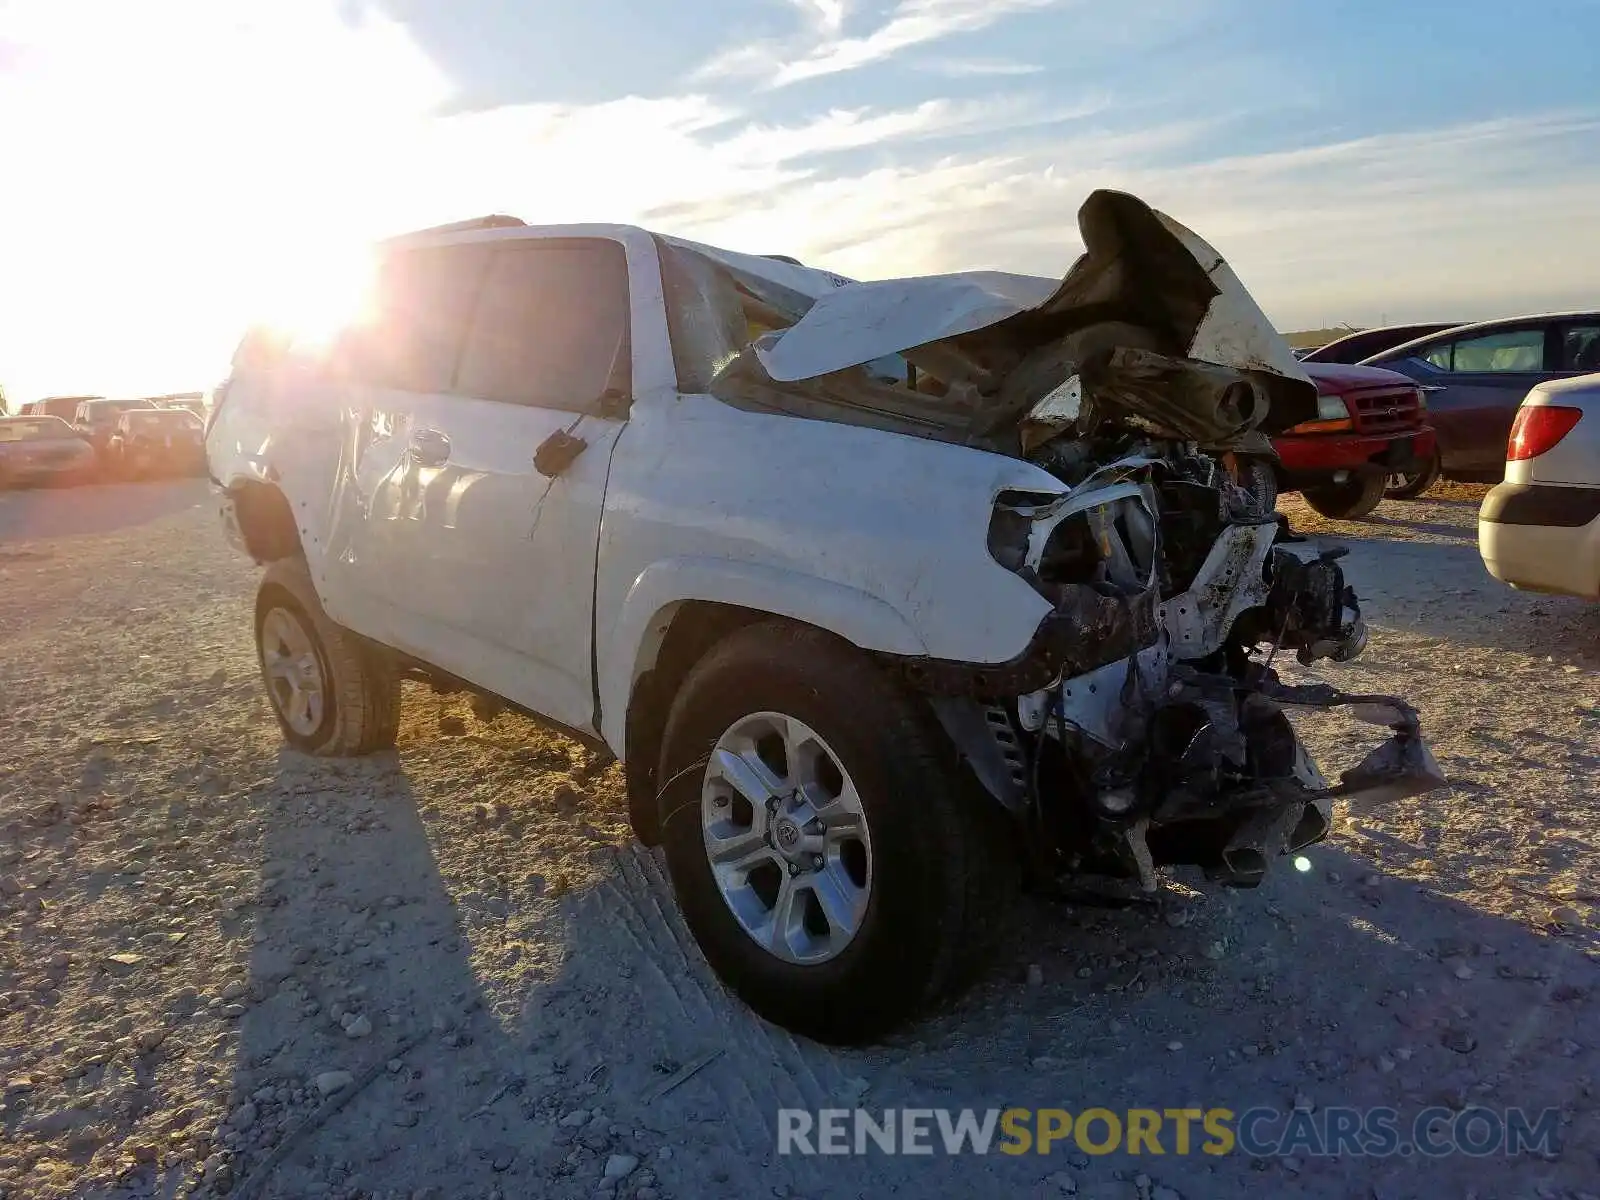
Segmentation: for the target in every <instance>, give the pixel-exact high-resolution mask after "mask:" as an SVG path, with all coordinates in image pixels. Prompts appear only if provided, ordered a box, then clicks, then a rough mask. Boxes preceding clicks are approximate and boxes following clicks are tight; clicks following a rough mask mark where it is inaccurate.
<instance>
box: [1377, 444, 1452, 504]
mask: <svg viewBox="0 0 1600 1200" xmlns="http://www.w3.org/2000/svg"><path fill="white" fill-rule="evenodd" d="M1442 472H1443V468H1442V467H1441V466H1440V465H1439V456H1438V455H1437V454H1435V455H1433V456H1432V457H1431V458H1429V459H1428V461H1427V462H1426V463H1424V464H1423V466H1422V469H1421V470H1420V471H1416V472H1413V473H1410V474H1402V473H1399V472H1395V473H1391V474H1390V475H1388V476H1386V477H1385V478H1384V486H1383V494H1384V498H1385V499H1388V500H1415V499H1417V498H1418V497H1419V496H1421V495H1422V494H1423V493H1424V492H1426V491H1427V490H1428V489H1429V488H1431V487H1432V486H1433V485H1434V484H1436V483H1438V482H1439V476H1440V474H1441V473H1442Z"/></svg>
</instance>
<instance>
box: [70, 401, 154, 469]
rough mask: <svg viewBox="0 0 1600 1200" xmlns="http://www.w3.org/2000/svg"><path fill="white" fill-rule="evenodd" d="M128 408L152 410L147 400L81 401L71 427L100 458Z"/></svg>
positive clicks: (151, 405)
mask: <svg viewBox="0 0 1600 1200" xmlns="http://www.w3.org/2000/svg"><path fill="white" fill-rule="evenodd" d="M130 408H143V409H153V408H155V405H153V404H151V403H150V401H148V400H104V399H99V398H96V399H93V400H83V401H80V402H79V404H78V409H77V411H76V412H75V413H74V414H73V417H72V427H73V428H74V429H76V430H77V431H78V432H79V433H81V434H82V435H83V436H84V437H86V438H87V439H88V440H89V444H90V445H91V446H93V447H94V452H95V454H96V455H99V456H101V457H102V458H103V457H104V455H105V451H106V446H107V445H108V444H109V443H110V441H111V433H112V430H114V429H115V428H116V426H117V418H118V417H120V416H121V415H122V414H123V413H125V412H127V411H128V410H129V409H130Z"/></svg>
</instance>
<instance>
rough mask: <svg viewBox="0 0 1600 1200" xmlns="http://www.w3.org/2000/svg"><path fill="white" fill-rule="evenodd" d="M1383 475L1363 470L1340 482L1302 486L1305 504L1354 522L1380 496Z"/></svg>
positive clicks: (1372, 505) (1327, 514)
mask: <svg viewBox="0 0 1600 1200" xmlns="http://www.w3.org/2000/svg"><path fill="white" fill-rule="evenodd" d="M1383 488H1384V476H1382V475H1378V474H1376V473H1372V472H1362V473H1360V474H1357V475H1353V476H1351V477H1350V478H1349V479H1347V480H1345V482H1343V483H1330V484H1326V485H1324V486H1321V487H1308V488H1301V489H1300V494H1301V495H1302V496H1304V497H1305V499H1306V503H1307V504H1309V505H1310V506H1311V507H1312V508H1313V509H1315V510H1316V511H1317V512H1319V513H1321V514H1322V515H1323V516H1325V517H1328V518H1330V519H1332V520H1335V521H1355V520H1359V519H1360V518H1362V517H1364V516H1367V515H1368V514H1369V513H1371V512H1372V510H1373V509H1375V508H1377V507H1378V504H1379V502H1380V501H1381V500H1382V499H1383Z"/></svg>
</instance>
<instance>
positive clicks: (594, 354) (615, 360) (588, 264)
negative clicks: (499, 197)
mask: <svg viewBox="0 0 1600 1200" xmlns="http://www.w3.org/2000/svg"><path fill="white" fill-rule="evenodd" d="M628 331H629V316H628V264H627V256H626V254H625V252H624V250H623V248H622V246H621V244H620V243H618V242H613V241H607V240H604V239H600V238H581V239H572V240H565V239H563V240H555V239H552V240H548V241H543V240H541V241H537V242H519V243H518V244H516V245H513V246H505V247H502V248H500V249H497V250H496V251H495V252H494V256H493V258H492V259H491V261H490V263H489V269H488V275H487V277H486V279H485V280H484V285H483V290H482V293H481V294H480V296H479V298H478V305H477V310H476V315H475V317H474V319H473V322H472V328H471V331H470V333H469V334H468V336H467V341H466V347H465V349H464V350H463V352H462V356H461V366H460V370H459V372H458V373H457V375H456V382H455V387H454V388H453V389H452V390H454V391H456V392H458V393H460V394H461V395H463V396H473V397H476V398H478V399H483V400H497V401H500V402H501V403H504V404H527V405H534V406H537V407H540V408H557V409H565V410H568V411H572V412H583V411H590V410H593V409H594V408H595V407H596V406H597V405H599V404H603V402H604V401H605V400H607V399H608V398H614V399H617V400H625V399H626V398H628V396H629V394H630V390H631V363H630V358H631V342H630V339H629V336H628Z"/></svg>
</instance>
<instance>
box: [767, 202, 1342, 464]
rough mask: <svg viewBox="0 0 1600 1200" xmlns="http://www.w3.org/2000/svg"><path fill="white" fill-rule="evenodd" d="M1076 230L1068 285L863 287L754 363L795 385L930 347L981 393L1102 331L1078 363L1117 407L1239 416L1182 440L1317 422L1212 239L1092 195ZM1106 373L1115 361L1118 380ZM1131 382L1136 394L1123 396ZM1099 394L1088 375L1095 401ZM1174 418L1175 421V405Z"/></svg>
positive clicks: (933, 279) (829, 300)
mask: <svg viewBox="0 0 1600 1200" xmlns="http://www.w3.org/2000/svg"><path fill="white" fill-rule="evenodd" d="M1078 227H1079V230H1080V232H1081V234H1082V237H1083V242H1084V246H1085V248H1086V249H1085V252H1084V254H1083V255H1082V256H1081V257H1080V258H1079V259H1078V261H1077V262H1076V263H1074V264H1073V266H1072V268H1071V270H1069V271H1068V272H1067V274H1066V275H1065V276H1064V277H1063V278H1062V279H1060V280H1059V281H1056V280H1050V279H1045V278H1040V277H1035V276H1028V275H1014V274H1008V273H1005V272H999V271H972V272H962V273H958V274H951V275H933V276H924V277H920V278H913V279H891V280H884V281H880V282H870V283H852V284H849V285H847V286H844V287H840V288H837V289H835V290H831V291H829V292H827V293H826V294H823V295H821V296H820V297H819V298H818V299H817V300H816V303H815V304H813V305H812V306H811V307H810V309H809V311H808V312H806V314H805V316H804V317H803V318H801V320H800V321H798V322H797V323H796V324H794V325H793V326H792V327H791V328H789V329H787V330H785V331H784V332H783V333H781V334H778V335H774V336H771V337H769V338H767V339H764V340H763V341H762V342H760V343H757V345H756V346H755V347H754V353H755V356H756V358H757V360H758V361H759V363H760V365H761V367H762V368H763V369H764V371H765V372H766V373H767V375H768V376H770V378H771V379H772V380H774V381H777V382H779V383H797V382H800V381H803V380H811V379H816V378H818V377H820V376H824V375H830V374H833V373H835V372H838V371H843V370H846V369H848V368H851V367H856V366H860V365H862V364H865V363H869V362H872V361H874V360H877V359H882V358H885V357H887V356H890V355H894V354H904V355H906V357H908V358H909V359H910V360H911V361H912V362H914V363H915V362H917V361H918V357H919V356H918V351H926V350H928V349H930V348H931V349H932V350H933V352H935V353H938V354H939V355H940V356H941V357H942V358H943V359H944V361H946V362H948V361H950V360H949V355H950V353H954V354H955V355H957V356H959V358H960V359H961V360H963V361H965V362H968V363H971V364H973V366H974V367H975V371H974V375H975V377H977V378H979V380H980V384H979V386H980V388H984V387H986V386H988V387H990V388H991V390H992V387H993V386H994V385H996V383H997V373H1009V372H1011V371H1012V370H1013V369H1014V368H1016V367H1017V366H1018V365H1019V364H1025V363H1026V360H1027V359H1028V357H1029V356H1030V354H1034V353H1035V352H1036V351H1038V350H1039V349H1040V348H1041V347H1044V346H1046V345H1047V344H1049V343H1063V342H1066V343H1070V342H1071V335H1072V334H1074V333H1075V332H1077V331H1088V330H1089V329H1090V328H1091V327H1094V328H1095V329H1097V330H1100V331H1102V333H1101V335H1100V336H1097V337H1095V338H1090V339H1089V343H1092V344H1093V348H1092V351H1091V350H1090V348H1089V344H1088V343H1081V344H1079V345H1078V346H1076V347H1075V349H1074V351H1073V352H1074V353H1076V354H1078V355H1079V357H1080V359H1081V360H1082V361H1084V362H1087V361H1088V359H1089V358H1090V357H1091V355H1093V356H1098V358H1099V359H1100V360H1101V362H1100V364H1099V366H1100V368H1101V369H1100V370H1099V372H1098V375H1097V380H1098V383H1099V384H1100V387H1101V390H1102V391H1103V393H1104V394H1105V395H1106V396H1108V397H1109V396H1111V395H1113V393H1115V395H1116V400H1115V402H1114V403H1112V404H1111V405H1110V407H1112V408H1116V407H1117V406H1118V405H1120V406H1121V407H1122V408H1123V409H1125V410H1131V411H1132V412H1134V413H1138V412H1139V411H1140V410H1141V409H1142V408H1145V407H1147V405H1146V404H1145V403H1144V400H1142V399H1141V395H1142V396H1143V397H1146V398H1147V397H1150V396H1155V395H1159V394H1163V393H1165V394H1168V395H1170V394H1172V389H1173V387H1174V386H1176V387H1177V388H1178V389H1179V390H1180V391H1185V390H1186V391H1187V392H1189V393H1190V394H1191V395H1193V396H1194V398H1195V399H1194V402H1195V403H1198V404H1200V405H1201V406H1202V407H1205V406H1208V405H1216V406H1217V407H1223V408H1225V407H1228V406H1229V405H1232V411H1230V412H1229V413H1228V414H1227V415H1225V416H1223V417H1221V418H1216V419H1213V418H1211V416H1210V415H1209V414H1207V415H1206V416H1205V417H1200V418H1197V419H1196V420H1194V421H1191V422H1189V426H1190V428H1188V429H1179V430H1177V432H1180V433H1183V434H1184V435H1185V436H1188V435H1189V434H1190V433H1191V431H1193V430H1201V429H1205V430H1231V431H1232V433H1231V434H1230V436H1232V434H1238V433H1244V432H1249V431H1259V432H1260V433H1271V432H1275V431H1280V430H1283V429H1287V428H1288V427H1289V426H1291V425H1295V424H1298V423H1299V422H1301V421H1304V420H1310V419H1312V418H1314V417H1315V416H1316V387H1315V385H1314V384H1312V382H1311V380H1310V379H1309V378H1308V377H1307V375H1306V373H1305V371H1304V370H1303V369H1302V368H1301V366H1300V364H1299V363H1298V362H1297V361H1296V359H1295V357H1294V355H1293V353H1292V352H1291V350H1290V348H1289V345H1288V343H1287V342H1286V341H1285V340H1284V339H1283V337H1282V336H1281V335H1280V334H1279V333H1278V332H1277V331H1276V330H1275V329H1274V328H1273V326H1272V324H1271V322H1270V321H1268V320H1267V318H1266V315H1265V314H1264V313H1262V311H1261V309H1260V308H1259V307H1258V306H1257V305H1256V303H1255V301H1254V299H1252V298H1251V296H1250V294H1249V292H1248V291H1246V290H1245V288H1244V285H1243V284H1242V283H1240V282H1239V279H1238V277H1237V276H1236V275H1235V274H1234V273H1233V270H1232V268H1230V267H1229V266H1228V264H1227V262H1226V261H1225V260H1224V259H1223V257H1222V256H1221V255H1220V254H1218V253H1217V251H1216V250H1215V249H1213V248H1212V247H1211V246H1210V245H1209V244H1208V243H1207V242H1205V241H1204V239H1202V238H1200V237H1199V236H1198V235H1197V234H1195V233H1193V232H1192V231H1191V230H1189V229H1187V228H1185V227H1184V226H1183V225H1181V224H1179V223H1178V222H1176V221H1174V220H1172V219H1171V218H1170V217H1167V216H1165V215H1164V214H1162V213H1158V212H1156V211H1155V210H1154V209H1152V208H1150V207H1149V206H1148V205H1146V204H1145V203H1144V202H1143V201H1142V200H1139V199H1137V198H1136V197H1134V196H1130V195H1127V194H1126V193H1122V192H1113V191H1097V192H1094V193H1093V194H1091V195H1090V196H1089V198H1088V199H1087V200H1086V201H1085V202H1084V204H1083V207H1082V208H1081V209H1079V212H1078ZM1119 326H1120V327H1122V328H1123V329H1124V330H1128V331H1131V336H1112V338H1111V341H1110V343H1109V344H1108V342H1107V338H1106V336H1105V335H1104V331H1105V330H1108V329H1115V328H1116V327H1119ZM934 343H941V344H942V345H940V346H938V347H934V346H933V344H934ZM924 357H926V354H924ZM1106 360H1114V361H1111V362H1110V365H1109V367H1108V366H1107V364H1106ZM1176 360H1187V362H1188V363H1190V364H1206V365H1209V366H1212V367H1217V368H1228V369H1230V371H1231V372H1239V373H1242V374H1243V375H1244V376H1245V377H1247V380H1248V384H1249V391H1250V392H1251V393H1252V394H1253V400H1252V401H1251V402H1246V403H1243V404H1240V403H1238V402H1237V400H1236V399H1233V400H1220V399H1218V397H1220V396H1221V395H1222V394H1223V393H1222V391H1218V390H1217V389H1218V387H1219V386H1221V387H1222V388H1223V390H1224V391H1225V390H1226V386H1225V383H1219V379H1220V377H1219V376H1218V375H1217V373H1215V372H1213V373H1212V375H1211V379H1210V380H1209V381H1208V382H1204V383H1196V382H1195V380H1194V379H1189V380H1179V379H1178V376H1179V375H1181V374H1183V373H1184V371H1183V368H1182V366H1181V364H1179V363H1177V362H1176ZM1072 365H1078V364H1072ZM1074 373H1076V372H1074ZM1229 377H1233V376H1231V375H1230V376H1229ZM1125 380H1126V381H1129V383H1130V386H1127V387H1123V386H1121V384H1122V381H1125ZM1061 382H1062V380H1061V379H1056V381H1055V383H1054V384H1052V387H1054V386H1058V385H1060V384H1061ZM1094 382H1095V381H1092V380H1091V379H1090V377H1089V375H1088V374H1086V375H1085V378H1084V384H1085V390H1086V393H1091V392H1093V391H1094V390H1095V388H1094ZM1048 390H1049V389H1048V388H1047V389H1046V391H1048ZM1236 395H1237V389H1235V396H1236ZM1039 398H1040V397H1039V396H1034V397H1032V399H1033V400H1035V401H1037V400H1038V399H1039ZM1262 400H1265V401H1266V403H1264V404H1263V403H1260V401H1262ZM1185 402H1187V401H1185ZM1166 407H1167V408H1168V409H1169V412H1168V414H1167V415H1168V416H1170V415H1172V411H1175V410H1174V406H1172V405H1170V404H1169V405H1167V406H1166ZM1147 415H1148V414H1147ZM1155 423H1157V424H1164V425H1167V426H1168V427H1170V425H1171V423H1170V422H1166V421H1161V420H1157V421H1156V422H1155ZM1196 440H1202V441H1203V440H1208V439H1207V438H1205V437H1197V439H1196ZM1223 440H1225V439H1223Z"/></svg>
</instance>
